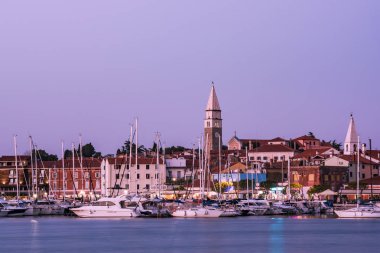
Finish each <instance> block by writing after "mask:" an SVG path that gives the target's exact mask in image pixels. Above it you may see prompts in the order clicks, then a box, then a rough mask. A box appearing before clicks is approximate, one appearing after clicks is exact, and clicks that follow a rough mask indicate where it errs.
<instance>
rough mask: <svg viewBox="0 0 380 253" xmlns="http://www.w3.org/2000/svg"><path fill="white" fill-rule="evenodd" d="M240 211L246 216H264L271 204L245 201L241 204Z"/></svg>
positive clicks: (254, 200) (252, 200) (250, 200)
mask: <svg viewBox="0 0 380 253" xmlns="http://www.w3.org/2000/svg"><path fill="white" fill-rule="evenodd" d="M239 209H240V211H241V212H243V214H244V213H245V212H247V214H246V215H264V214H266V213H267V212H268V211H269V209H270V206H269V203H268V202H267V201H264V200H256V199H244V200H241V201H240V202H239Z"/></svg>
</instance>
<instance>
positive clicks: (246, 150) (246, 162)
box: [245, 146, 249, 200]
mask: <svg viewBox="0 0 380 253" xmlns="http://www.w3.org/2000/svg"><path fill="white" fill-rule="evenodd" d="M245 175H246V177H247V187H246V188H247V196H246V197H247V200H248V189H249V188H248V147H247V146H246V147H245Z"/></svg>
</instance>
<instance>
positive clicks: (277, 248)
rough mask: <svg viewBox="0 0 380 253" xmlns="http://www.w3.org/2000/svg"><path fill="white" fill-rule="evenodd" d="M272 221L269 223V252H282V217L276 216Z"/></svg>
mask: <svg viewBox="0 0 380 253" xmlns="http://www.w3.org/2000/svg"><path fill="white" fill-rule="evenodd" d="M272 221H273V223H272V224H270V233H269V237H270V249H271V251H270V252H271V253H283V252H284V241H283V233H284V231H283V230H284V229H283V226H284V219H283V218H277V219H275V218H274V219H272Z"/></svg>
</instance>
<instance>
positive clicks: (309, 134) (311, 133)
mask: <svg viewBox="0 0 380 253" xmlns="http://www.w3.org/2000/svg"><path fill="white" fill-rule="evenodd" d="M307 136H310V137H312V138H315V135H314V133H313V132H309V133H308V134H307Z"/></svg>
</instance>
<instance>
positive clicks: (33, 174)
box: [29, 135, 36, 198]
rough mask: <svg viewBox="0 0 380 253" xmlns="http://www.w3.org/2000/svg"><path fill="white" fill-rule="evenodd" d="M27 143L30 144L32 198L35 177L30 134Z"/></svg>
mask: <svg viewBox="0 0 380 253" xmlns="http://www.w3.org/2000/svg"><path fill="white" fill-rule="evenodd" d="M29 145H30V167H31V169H32V197H33V198H34V194H35V192H34V189H35V188H34V178H35V177H36V175H35V171H34V166H33V141H32V136H30V135H29Z"/></svg>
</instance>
